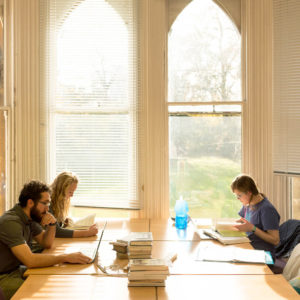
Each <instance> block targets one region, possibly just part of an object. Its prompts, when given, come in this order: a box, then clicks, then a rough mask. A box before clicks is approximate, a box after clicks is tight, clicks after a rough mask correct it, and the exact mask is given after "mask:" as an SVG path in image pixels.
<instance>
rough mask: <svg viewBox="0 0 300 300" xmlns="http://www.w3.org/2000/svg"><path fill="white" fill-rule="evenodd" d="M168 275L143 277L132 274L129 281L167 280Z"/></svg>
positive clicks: (135, 273)
mask: <svg viewBox="0 0 300 300" xmlns="http://www.w3.org/2000/svg"><path fill="white" fill-rule="evenodd" d="M167 276H168V275H164V274H162V275H160V274H151V275H148V274H146V275H141V274H138V272H130V273H129V274H128V279H129V280H150V279H152V280H166V279H167Z"/></svg>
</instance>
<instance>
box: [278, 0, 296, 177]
mask: <svg viewBox="0 0 300 300" xmlns="http://www.w3.org/2000/svg"><path fill="white" fill-rule="evenodd" d="M273 117H274V121H273V150H274V157H273V164H274V171H275V172H276V173H288V174H300V1H299V0H274V115H273Z"/></svg>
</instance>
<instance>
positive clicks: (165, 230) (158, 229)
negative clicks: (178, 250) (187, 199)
mask: <svg viewBox="0 0 300 300" xmlns="http://www.w3.org/2000/svg"><path fill="white" fill-rule="evenodd" d="M150 231H151V232H152V234H153V239H154V240H155V241H179V240H180V241H200V238H199V236H198V235H197V234H196V233H195V230H194V226H193V224H192V223H191V222H189V224H188V226H187V228H186V229H177V228H176V227H175V224H174V222H173V221H172V220H171V219H166V220H150Z"/></svg>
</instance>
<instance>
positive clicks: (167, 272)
mask: <svg viewBox="0 0 300 300" xmlns="http://www.w3.org/2000/svg"><path fill="white" fill-rule="evenodd" d="M129 273H135V274H144V275H155V274H159V275H170V272H169V270H150V271H145V270H143V271H132V270H131V271H129Z"/></svg>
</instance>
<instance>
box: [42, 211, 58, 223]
mask: <svg viewBox="0 0 300 300" xmlns="http://www.w3.org/2000/svg"><path fill="white" fill-rule="evenodd" d="M55 223H56V219H55V217H54V216H53V215H52V214H50V213H49V212H46V213H45V214H44V215H43V217H42V221H41V225H42V226H47V225H49V224H55Z"/></svg>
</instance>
